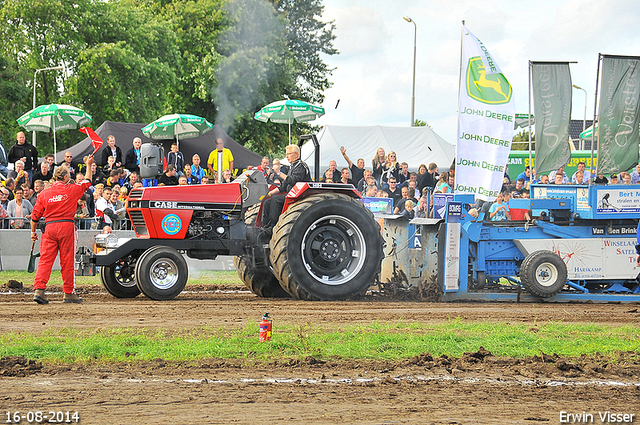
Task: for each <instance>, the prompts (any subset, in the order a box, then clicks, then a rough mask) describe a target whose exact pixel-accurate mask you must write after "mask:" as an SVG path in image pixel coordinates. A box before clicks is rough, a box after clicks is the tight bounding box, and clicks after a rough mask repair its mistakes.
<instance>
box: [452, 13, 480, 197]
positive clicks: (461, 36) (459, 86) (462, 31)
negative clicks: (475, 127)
mask: <svg viewBox="0 0 640 425" xmlns="http://www.w3.org/2000/svg"><path fill="white" fill-rule="evenodd" d="M463 43H464V19H463V20H462V28H461V30H460V71H459V77H458V132H457V133H456V139H458V138H459V137H460V92H461V85H462V55H463V50H462V49H463ZM457 158H458V143H456V156H455V157H454V158H453V164H454V166H455V163H456V160H457ZM474 198H475V197H474Z"/></svg>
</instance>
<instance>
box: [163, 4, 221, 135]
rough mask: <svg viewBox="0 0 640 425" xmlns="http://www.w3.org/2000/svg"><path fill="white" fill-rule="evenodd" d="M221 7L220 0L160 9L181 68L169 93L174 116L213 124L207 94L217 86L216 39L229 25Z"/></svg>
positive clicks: (218, 58) (212, 104) (212, 113)
mask: <svg viewBox="0 0 640 425" xmlns="http://www.w3.org/2000/svg"><path fill="white" fill-rule="evenodd" d="M224 4H225V1H224V0H198V1H183V0H174V1H173V2H170V3H168V4H167V5H166V7H164V8H163V13H164V14H165V18H166V19H167V20H169V21H170V22H171V23H172V25H173V27H174V29H175V32H176V36H177V44H178V50H179V51H180V52H181V66H180V67H178V68H177V69H175V72H176V79H177V81H176V83H175V84H174V85H173V87H172V89H171V92H170V96H171V100H170V102H171V106H172V108H173V111H174V112H186V113H192V114H195V115H199V116H202V117H205V118H207V119H208V120H209V121H211V122H214V120H215V116H216V111H215V105H214V103H213V102H212V99H211V97H212V95H211V93H212V92H213V89H214V88H215V87H216V85H217V80H216V73H215V70H216V69H217V67H218V66H219V64H220V61H221V60H222V58H223V57H222V55H221V54H220V53H219V52H218V50H217V49H218V46H217V45H218V36H219V33H220V31H221V30H223V29H224V28H226V27H227V26H228V25H229V22H228V20H227V18H226V15H225V14H224V11H223V6H224Z"/></svg>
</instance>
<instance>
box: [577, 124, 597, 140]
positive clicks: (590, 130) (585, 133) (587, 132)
mask: <svg viewBox="0 0 640 425" xmlns="http://www.w3.org/2000/svg"><path fill="white" fill-rule="evenodd" d="M597 129H598V124H596V130H597ZM591 133H593V126H590V127H587V129H586V130H584V131H583V132H582V133H580V138H581V139H588V138H590V137H591Z"/></svg>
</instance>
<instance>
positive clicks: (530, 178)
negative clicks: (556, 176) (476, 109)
mask: <svg viewBox="0 0 640 425" xmlns="http://www.w3.org/2000/svg"><path fill="white" fill-rule="evenodd" d="M532 70H533V65H532V64H531V61H529V116H528V117H527V120H528V121H529V189H531V182H532V181H533V177H534V174H533V157H532V155H531V86H532V81H531V80H532V76H531V74H532Z"/></svg>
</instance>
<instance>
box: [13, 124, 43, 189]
mask: <svg viewBox="0 0 640 425" xmlns="http://www.w3.org/2000/svg"><path fill="white" fill-rule="evenodd" d="M16 140H17V141H16V144H15V145H13V146H12V147H11V149H10V150H9V158H8V160H9V162H13V163H15V162H16V161H18V160H20V159H21V160H22V162H24V170H25V171H26V172H27V174H29V181H33V173H34V172H36V171H37V169H36V167H37V166H38V150H37V149H36V148H35V147H34V146H33V145H32V144H31V143H28V142H27V138H26V137H25V135H24V133H23V132H22V131H20V132H18V134H16Z"/></svg>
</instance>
